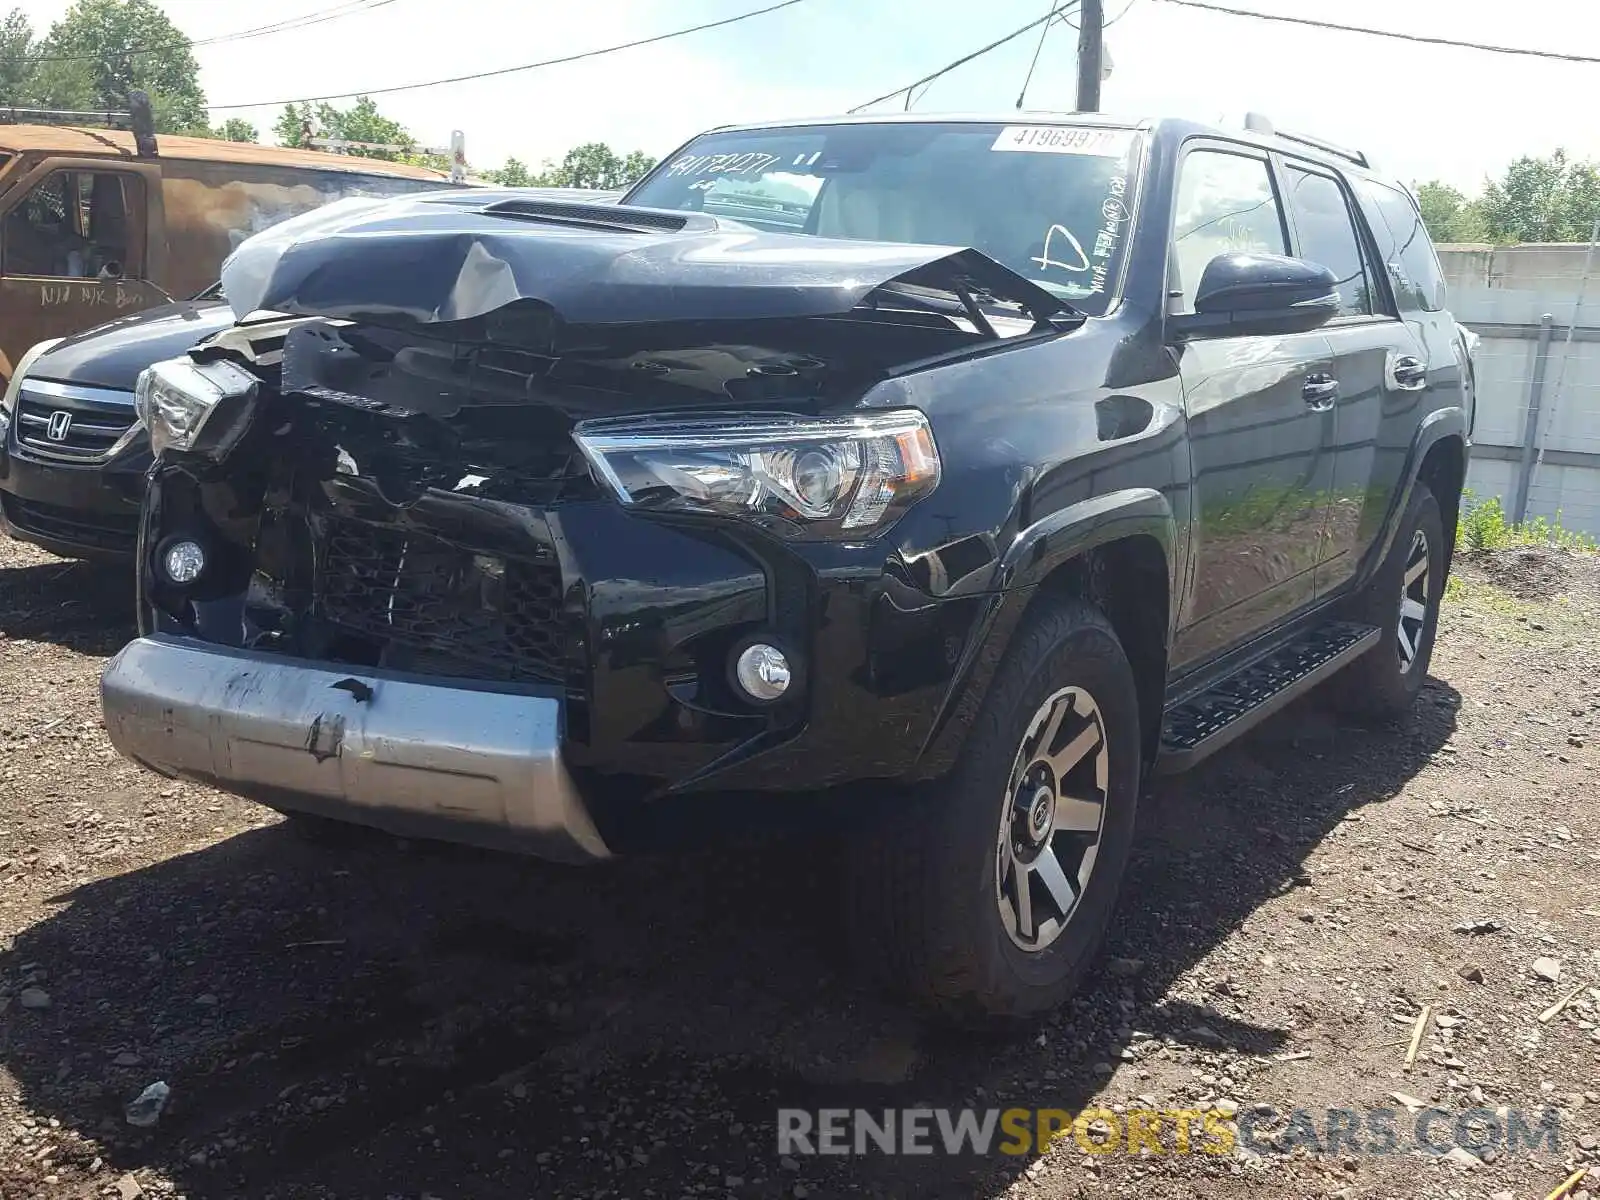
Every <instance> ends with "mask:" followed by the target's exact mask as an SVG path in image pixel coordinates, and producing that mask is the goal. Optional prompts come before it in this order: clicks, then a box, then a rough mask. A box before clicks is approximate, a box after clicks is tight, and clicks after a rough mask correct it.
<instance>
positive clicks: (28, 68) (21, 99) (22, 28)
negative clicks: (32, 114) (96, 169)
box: [0, 8, 96, 111]
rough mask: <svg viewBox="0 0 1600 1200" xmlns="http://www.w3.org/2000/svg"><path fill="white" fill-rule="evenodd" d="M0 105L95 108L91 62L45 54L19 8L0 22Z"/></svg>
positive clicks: (71, 108) (76, 108)
mask: <svg viewBox="0 0 1600 1200" xmlns="http://www.w3.org/2000/svg"><path fill="white" fill-rule="evenodd" d="M0 105H4V106H6V107H17V108H54V109H67V110H70V111H80V110H84V109H90V108H94V107H95V106H96V96H95V88H94V74H93V71H92V70H91V65H90V64H89V63H88V62H87V61H85V60H83V59H79V58H61V57H58V56H51V57H44V47H43V45H42V44H41V43H40V42H38V41H37V40H35V38H34V34H33V25H32V24H31V23H30V22H29V20H28V17H27V14H26V13H24V12H23V11H22V10H21V9H20V8H14V9H12V10H11V13H10V15H9V16H7V17H6V19H5V22H4V23H3V24H0Z"/></svg>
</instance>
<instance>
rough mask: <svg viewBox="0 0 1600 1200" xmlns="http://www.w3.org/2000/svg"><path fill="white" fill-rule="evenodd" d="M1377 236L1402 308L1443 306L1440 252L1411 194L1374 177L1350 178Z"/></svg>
mask: <svg viewBox="0 0 1600 1200" xmlns="http://www.w3.org/2000/svg"><path fill="white" fill-rule="evenodd" d="M1353 182H1354V183H1355V184H1356V190H1357V192H1358V193H1359V195H1360V197H1361V207H1362V209H1363V210H1364V211H1365V212H1366V215H1367V224H1368V225H1370V226H1371V227H1372V236H1373V237H1374V238H1376V239H1377V242H1378V253H1379V255H1380V256H1381V257H1382V258H1383V262H1384V266H1385V268H1386V269H1387V271H1388V274H1389V282H1390V284H1391V285H1392V286H1393V287H1394V298H1395V301H1396V302H1397V303H1398V304H1399V306H1400V309H1401V311H1402V312H1417V311H1419V310H1420V311H1423V312H1439V311H1440V310H1442V309H1443V308H1444V306H1445V287H1444V274H1443V272H1442V271H1441V270H1440V269H1439V256H1438V254H1437V253H1435V251H1434V248H1433V241H1432V239H1431V238H1429V237H1428V230H1427V228H1426V227H1425V226H1424V225H1423V224H1422V215H1421V214H1420V213H1419V212H1418V211H1417V206H1416V205H1415V204H1413V203H1412V201H1411V197H1410V196H1408V195H1406V193H1405V192H1403V191H1401V190H1400V189H1399V188H1395V187H1390V186H1389V185H1388V184H1386V183H1379V182H1378V181H1377V180H1374V179H1357V180H1354V181H1353Z"/></svg>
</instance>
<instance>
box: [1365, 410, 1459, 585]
mask: <svg viewBox="0 0 1600 1200" xmlns="http://www.w3.org/2000/svg"><path fill="white" fill-rule="evenodd" d="M1450 437H1454V438H1459V439H1460V440H1461V448H1462V455H1463V458H1466V457H1470V455H1471V451H1472V441H1471V439H1470V438H1469V437H1468V436H1467V415H1466V413H1465V412H1464V411H1463V410H1462V409H1461V408H1459V407H1455V406H1452V407H1449V408H1436V409H1434V410H1433V411H1432V412H1431V413H1429V414H1428V415H1427V416H1426V417H1424V418H1422V424H1420V425H1419V426H1418V427H1417V431H1416V433H1414V434H1412V435H1411V445H1410V447H1408V448H1407V450H1406V463H1405V470H1404V471H1403V472H1402V473H1401V476H1400V478H1401V484H1400V487H1399V488H1397V489H1396V491H1395V496H1394V500H1393V502H1392V503H1391V504H1390V506H1389V511H1388V512H1387V513H1386V514H1384V518H1383V536H1382V537H1381V538H1379V539H1378V541H1377V542H1376V544H1374V546H1373V547H1372V549H1371V550H1370V551H1368V553H1369V555H1370V558H1369V559H1368V560H1367V561H1366V562H1364V563H1362V571H1361V574H1360V578H1361V579H1367V578H1370V577H1371V574H1372V572H1373V571H1374V570H1375V569H1376V568H1377V565H1378V564H1379V563H1381V562H1382V561H1383V560H1384V559H1386V558H1387V557H1388V556H1389V551H1390V550H1391V549H1392V548H1393V546H1394V539H1395V537H1396V535H1397V534H1398V533H1399V532H1400V518H1401V516H1403V515H1404V513H1405V511H1406V505H1408V504H1410V503H1411V493H1412V492H1413V491H1415V490H1416V486H1417V476H1418V475H1419V474H1420V473H1421V471H1422V463H1423V460H1424V459H1426V458H1427V457H1428V451H1430V450H1432V449H1433V448H1434V446H1436V445H1438V444H1439V443H1440V442H1442V441H1443V440H1444V439H1445V438H1450ZM1462 478H1463V479H1465V473H1463V476H1462ZM1440 499H1441V500H1442V499H1443V497H1440ZM1453 536H1454V530H1447V531H1446V538H1447V540H1448V539H1449V538H1451V537H1453Z"/></svg>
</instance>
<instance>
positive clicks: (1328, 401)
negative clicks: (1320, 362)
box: [1300, 372, 1339, 412]
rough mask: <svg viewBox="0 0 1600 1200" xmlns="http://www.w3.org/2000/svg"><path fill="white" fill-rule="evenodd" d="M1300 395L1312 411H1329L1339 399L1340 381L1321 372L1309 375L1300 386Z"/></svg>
mask: <svg viewBox="0 0 1600 1200" xmlns="http://www.w3.org/2000/svg"><path fill="white" fill-rule="evenodd" d="M1300 395H1301V397H1302V398H1303V399H1304V400H1305V402H1306V406H1307V407H1308V408H1310V409H1311V411H1312V412H1327V411H1328V410H1329V409H1330V408H1332V407H1333V405H1334V401H1336V400H1338V399H1339V381H1338V380H1337V379H1335V378H1334V377H1333V376H1332V375H1328V374H1324V373H1321V372H1319V373H1318V374H1316V375H1307V376H1306V381H1305V383H1304V384H1302V385H1301V387H1300Z"/></svg>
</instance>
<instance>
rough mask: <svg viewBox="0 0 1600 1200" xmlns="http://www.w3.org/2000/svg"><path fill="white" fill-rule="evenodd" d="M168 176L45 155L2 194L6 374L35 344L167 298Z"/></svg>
mask: <svg viewBox="0 0 1600 1200" xmlns="http://www.w3.org/2000/svg"><path fill="white" fill-rule="evenodd" d="M164 227H165V220H164V217H163V207H162V198H161V172H160V169H159V168H157V167H154V166H149V165H144V164H140V163H133V162H124V161H121V160H118V159H94V158H65V157H60V158H46V159H43V160H42V161H41V162H39V164H38V165H37V166H35V167H34V168H33V169H32V170H30V171H29V172H28V173H27V175H26V177H25V178H24V179H22V180H21V181H20V182H19V183H18V184H17V185H16V186H14V187H11V188H9V189H8V190H7V191H6V193H5V195H4V197H3V198H0V313H3V314H4V320H3V321H0V357H3V361H0V374H3V375H5V376H6V377H9V376H10V374H11V364H12V363H14V362H15V361H16V360H17V359H18V358H19V357H20V356H21V355H22V353H23V352H24V351H26V350H27V348H28V347H29V346H31V345H33V344H34V343H35V342H39V341H42V340H44V339H45V338H52V337H64V336H66V335H68V334H72V333H77V332H78V331H79V330H82V329H88V328H90V327H91V326H94V325H99V324H101V323H103V322H105V321H109V320H111V319H112V318H114V317H118V316H123V315H125V314H127V313H133V312H138V311H140V310H141V309H145V308H149V307H151V306H152V305H156V304H161V303H164V302H165V301H166V300H167V299H168V298H169V297H168V296H167V293H166V292H165V290H163V288H161V287H160V286H159V284H158V282H157V281H158V280H160V279H161V277H162V276H163V275H164V274H165V272H166V265H167V244H166V238H165V235H164Z"/></svg>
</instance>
